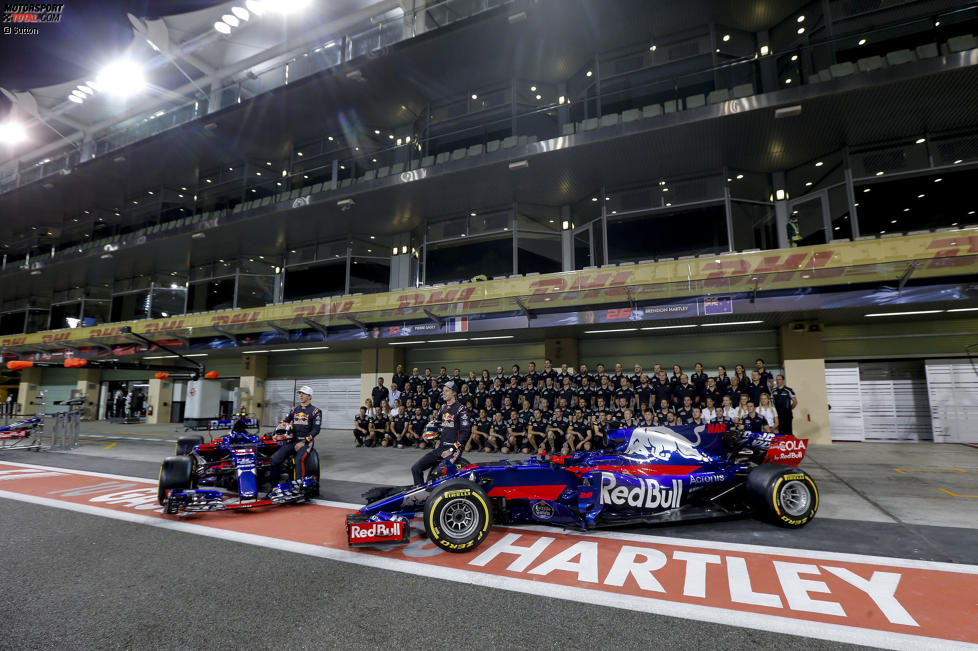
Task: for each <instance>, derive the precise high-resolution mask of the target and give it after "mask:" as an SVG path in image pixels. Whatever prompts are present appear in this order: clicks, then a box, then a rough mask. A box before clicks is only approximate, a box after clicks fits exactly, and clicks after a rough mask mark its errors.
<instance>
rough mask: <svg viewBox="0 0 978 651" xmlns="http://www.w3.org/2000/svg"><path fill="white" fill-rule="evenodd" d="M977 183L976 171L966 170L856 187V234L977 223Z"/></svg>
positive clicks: (874, 233) (977, 175) (873, 233)
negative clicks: (975, 191)
mask: <svg viewBox="0 0 978 651" xmlns="http://www.w3.org/2000/svg"><path fill="white" fill-rule="evenodd" d="M976 184H978V170H967V171H962V172H953V173H948V172H946V171H945V172H941V173H933V174H928V175H925V176H915V177H911V178H902V179H900V180H894V181H890V182H882V183H874V184H872V185H867V186H857V187H856V188H855V191H856V201H857V202H858V206H857V208H856V215H857V217H858V218H859V232H860V234H861V235H879V234H880V233H882V232H884V231H885V232H887V233H896V232H906V231H916V230H923V229H929V228H945V227H950V226H967V225H971V224H978V213H976V210H978V200H976V199H975V195H974V191H973V188H974V187H975V185H976ZM866 190H870V192H866Z"/></svg>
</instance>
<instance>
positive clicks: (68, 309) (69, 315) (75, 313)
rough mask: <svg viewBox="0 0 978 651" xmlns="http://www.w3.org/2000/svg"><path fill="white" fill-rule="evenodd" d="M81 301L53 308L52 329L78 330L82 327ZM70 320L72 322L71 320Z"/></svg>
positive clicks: (53, 306)
mask: <svg viewBox="0 0 978 651" xmlns="http://www.w3.org/2000/svg"><path fill="white" fill-rule="evenodd" d="M81 309H82V304H81V301H78V302H77V303H61V304H59V305H52V306H51V329H52V330H57V329H59V328H77V327H78V326H79V325H81ZM69 319H70V320H69Z"/></svg>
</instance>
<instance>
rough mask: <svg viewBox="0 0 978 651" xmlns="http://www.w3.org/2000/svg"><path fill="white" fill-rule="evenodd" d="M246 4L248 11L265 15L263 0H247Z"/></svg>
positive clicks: (257, 14)
mask: <svg viewBox="0 0 978 651" xmlns="http://www.w3.org/2000/svg"><path fill="white" fill-rule="evenodd" d="M245 6H246V7H247V8H248V11H250V12H251V13H253V14H255V15H256V16H263V15H265V5H264V3H262V2H261V0H245Z"/></svg>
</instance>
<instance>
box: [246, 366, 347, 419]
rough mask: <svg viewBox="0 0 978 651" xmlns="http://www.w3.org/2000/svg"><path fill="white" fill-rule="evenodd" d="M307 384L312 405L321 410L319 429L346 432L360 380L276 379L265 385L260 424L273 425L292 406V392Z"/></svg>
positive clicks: (293, 398) (343, 378)
mask: <svg viewBox="0 0 978 651" xmlns="http://www.w3.org/2000/svg"><path fill="white" fill-rule="evenodd" d="M304 384H308V385H309V387H310V388H311V389H312V390H313V397H312V404H314V405H316V406H317V407H319V408H320V409H322V410H323V426H324V427H326V428H328V429H350V428H351V427H352V425H351V423H352V422H353V417H354V416H355V415H356V414H357V409H358V408H359V407H360V378H359V377H331V378H303V379H300V380H295V379H278V380H266V381H265V409H264V419H263V420H264V422H265V424H266V425H272V424H274V423H277V422H278V421H279V420H280V419H281V418H282V417H283V416H285V415H286V414H287V413H289V410H290V409H292V405H294V404H295V392H296V389H298V388H299V387H301V386H302V385H304Z"/></svg>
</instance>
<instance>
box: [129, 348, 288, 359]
mask: <svg viewBox="0 0 978 651" xmlns="http://www.w3.org/2000/svg"><path fill="white" fill-rule="evenodd" d="M267 352H268V351H267V350H242V351H241V354H242V355H260V354H262V353H267ZM144 359H148V358H144Z"/></svg>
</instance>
